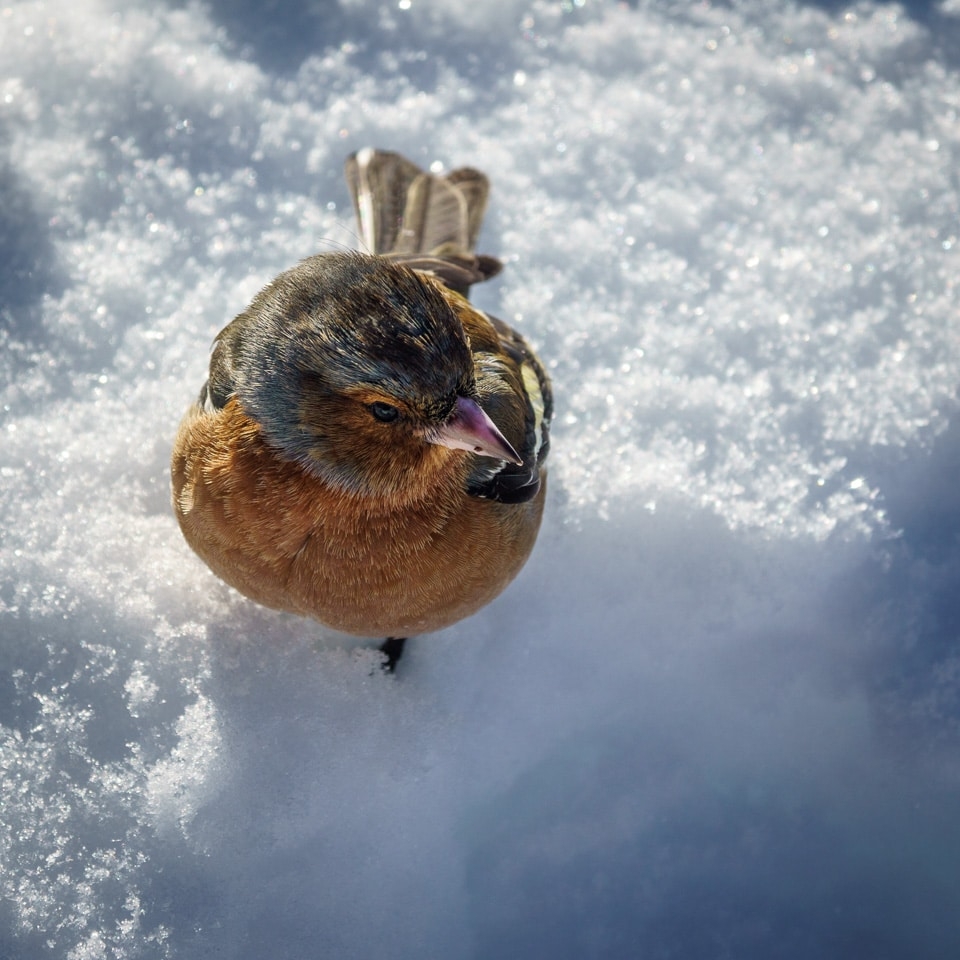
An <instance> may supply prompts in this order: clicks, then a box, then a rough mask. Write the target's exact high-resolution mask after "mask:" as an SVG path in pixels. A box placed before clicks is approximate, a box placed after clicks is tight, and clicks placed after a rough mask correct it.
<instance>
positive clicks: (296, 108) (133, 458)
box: [0, 0, 960, 960]
mask: <svg viewBox="0 0 960 960" xmlns="http://www.w3.org/2000/svg"><path fill="white" fill-rule="evenodd" d="M958 9H960V8H958V4H957V3H955V2H952V0H946V2H944V3H942V4H940V5H937V4H925V5H918V7H917V8H915V9H905V8H903V7H900V6H896V5H886V4H878V3H863V4H861V5H858V6H853V7H843V6H840V5H834V4H823V5H819V4H812V5H811V4H799V5H798V4H794V3H786V2H783V3H778V4H771V3H767V2H763V0H738V2H735V3H731V4H729V5H728V4H721V3H713V4H711V3H668V2H663V3H654V2H652V0H649V2H648V0H639V2H637V3H632V4H615V3H613V2H602V0H600V2H598V0H570V2H566V0H565V2H545V0H532V2H531V0H495V2H486V3H474V2H470V0H401V2H399V3H393V2H391V3H381V2H373V0H341V2H340V3H339V4H338V3H335V2H334V0H321V2H310V3H308V2H302V3H290V4H276V3H274V4H263V5H261V4H255V3H240V4H235V3H230V2H227V0H210V2H209V3H205V4H203V3H198V2H187V3H168V4H148V3H142V2H125V3H122V4H121V3H113V4H111V3H110V2H107V0H72V2H66V0H44V2H41V0H33V2H21V3H8V4H6V5H4V6H0V63H2V64H3V69H2V73H0V144H2V153H0V264H2V267H0V404H2V419H0V431H2V437H3V439H2V442H0V804H2V806H0V809H2V816H0V956H3V957H4V958H10V960H41V958H56V960H61V958H64V960H99V958H151V960H152V958H175V960H200V958H209V957H228V958H237V960H254V958H257V960H260V958H263V957H277V958H290V960H300V958H303V957H331V958H341V957H344V958H348V957H357V958H368V957H417V958H421V957H443V958H450V960H456V958H481V957H498V958H511V957H518V958H519V957H523V958H530V957H547V956H549V957H570V958H589V957H597V958H619V957H624V958H625V957H637V956H641V957H650V958H666V957H684V958H700V957H702V958H722V957H737V958H754V957H755V958H758V960H759V958H764V960H766V958H769V957H778V958H809V957H825V958H841V957H853V956H857V957H865V956H871V957H904V956H910V957H911V958H934V957H937V958H939V957H953V956H955V951H956V945H957V943H958V942H960V883H958V879H957V869H956V864H957V862H958V860H960V835H958V832H957V828H956V824H957V822H958V816H960V800H958V797H960V792H958V787H960V764H958V760H957V757H958V755H960V754H958V747H960V651H958V647H957V639H958V623H960V601H958V593H957V582H958V574H960V543H958V529H960V527H958V522H960V492H958V487H957V482H956V477H957V464H958V462H960V425H958V420H957V403H956V392H957V380H958V377H960V318H958V312H957V310H956V306H955V299H956V284H957V280H956V278H957V276H958V273H960V272H958V264H957V256H958V242H960V241H958V235H960V225H958V209H960V185H958V183H957V179H956V167H957V155H958V150H960V125H958V122H957V114H958V110H960V75H958V73H957V69H956V68H957V66H958V63H957V60H956V54H955V52H954V51H955V50H956V49H957V45H956V43H957V41H958V40H960V15H958ZM365 145H376V146H381V147H386V148H391V149H396V150H400V151H402V152H404V153H406V154H407V155H408V156H410V157H411V158H413V159H415V160H417V161H418V162H420V163H421V164H423V165H431V164H436V165H442V166H445V167H447V168H449V167H452V166H455V165H460V164H474V165H477V166H479V167H481V168H482V169H484V170H485V171H486V172H487V173H488V174H489V175H490V177H491V179H492V182H493V198H492V204H491V209H490V212H489V215H488V220H487V224H486V227H485V230H484V234H483V236H482V243H481V247H482V249H483V250H484V251H485V252H489V253H492V254H495V255H499V256H501V257H503V258H504V259H505V261H506V269H505V270H504V273H503V274H502V277H501V278H498V279H497V280H496V281H494V282H493V283H490V284H488V285H486V287H485V288H478V289H477V290H476V300H477V302H478V303H479V304H480V306H482V307H483V308H485V309H488V310H490V311H491V312H494V313H496V314H498V315H500V316H502V317H504V318H505V319H507V320H508V321H510V322H513V323H515V324H516V326H517V327H519V328H520V329H521V330H523V332H524V333H525V334H526V335H527V336H528V337H529V338H530V339H531V341H532V342H534V343H535V344H536V345H537V347H538V349H539V350H540V352H541V355H542V356H543V358H544V359H545V361H546V362H547V363H548V364H549V366H550V369H551V373H552V376H553V378H554V386H555V392H556V396H557V406H558V410H557V419H556V422H555V429H554V445H553V452H552V462H551V479H550V484H551V490H550V497H549V502H548V508H547V515H546V520H545V524H544V529H543V532H542V534H541V539H540V542H539V544H538V547H537V549H536V551H535V553H534V556H533V558H532V559H531V561H530V563H529V564H528V566H527V568H526V569H525V570H524V571H523V573H522V574H521V576H520V577H519V578H518V580H517V581H516V582H515V584H514V585H513V586H512V587H511V588H510V589H509V590H508V591H507V593H506V594H505V595H504V596H503V597H502V598H500V599H499V600H498V601H497V602H496V603H494V604H492V605H491V606H490V607H488V608H487V609H485V610H484V611H482V612H481V613H480V614H478V615H477V616H475V617H473V618H471V619H470V620H468V621H465V622H463V623H460V624H458V625H456V626H455V627H452V628H450V629H448V630H446V631H444V632H442V633H439V634H436V635H433V636H429V637H423V638H419V639H417V640H415V641H413V642H412V643H411V644H410V645H409V649H408V652H407V655H406V657H405V659H404V661H403V663H402V667H401V670H400V672H399V673H398V675H397V676H396V677H394V678H389V677H385V676H381V675H379V674H378V673H377V671H376V669H375V664H376V660H377V657H376V655H375V654H374V653H373V652H372V651H371V650H369V649H367V646H365V645H364V644H362V643H359V644H358V643H357V642H354V641H351V640H346V639H345V638H343V637H341V636H338V635H334V634H332V633H330V632H328V631H326V630H325V629H324V628H322V627H320V626H319V625H317V624H314V623H311V622H309V621H304V620H300V619H297V618H295V617H292V616H286V615H282V614H277V613H274V612H271V611H268V610H264V609H262V608H258V607H257V606H255V605H254V604H252V603H250V602H249V601H247V600H245V599H243V598H242V597H240V596H239V595H237V594H236V593H234V592H232V591H231V590H230V589H229V588H227V587H225V586H223V585H222V584H220V583H219V582H218V581H217V580H216V579H215V578H214V577H213V575H212V574H210V573H209V572H208V571H207V570H206V568H205V567H204V566H203V564H202V563H201V562H200V561H199V560H197V559H196V558H195V557H194V556H193V555H192V553H191V552H190V550H189V548H188V547H187V546H186V545H185V543H184V542H183V540H182V538H181V537H180V534H179V532H178V530H177V527H176V523H175V521H174V519H173V517H172V515H171V512H170V508H169V494H168V486H169V472H168V466H167V463H168V457H169V449H170V444H171V441H172V437H173V434H174V431H175V429H176V426H177V423H178V421H179V418H180V415H181V414H182V412H183V410H184V409H185V407H186V405H187V403H188V402H189V401H190V400H191V399H192V398H193V397H194V396H195V394H196V391H197V390H198V389H199V387H200V384H201V383H202V381H203V377H204V370H205V366H206V362H207V351H208V346H209V344H210V341H211V340H212V338H213V336H214V334H215V333H216V332H217V331H218V330H219V329H220V328H221V327H222V326H223V325H224V323H225V322H226V321H227V320H229V319H230V318H231V317H232V316H233V315H235V314H236V313H237V312H239V311H240V310H241V309H242V308H243V307H244V306H245V304H246V303H247V302H248V300H249V298H250V297H251V296H252V295H253V294H254V293H255V292H256V291H257V290H258V289H259V288H260V287H261V286H262V285H263V284H264V283H265V282H267V281H268V280H269V279H270V278H271V277H272V276H274V275H275V274H276V273H278V272H279V271H280V270H282V269H285V268H287V267H289V266H291V265H292V264H294V263H295V262H296V261H297V260H299V259H300V258H302V257H305V256H308V255H310V254H313V253H316V252H318V251H321V250H324V249H335V248H337V247H340V246H344V245H345V246H352V245H354V243H355V230H356V228H355V226H354V224H353V223H352V215H351V211H350V207H349V201H348V197H347V193H346V188H345V186H344V184H343V181H342V174H341V164H342V161H343V159H344V157H345V156H346V155H347V154H348V153H349V152H350V151H352V150H355V149H357V148H359V147H361V146H365Z"/></svg>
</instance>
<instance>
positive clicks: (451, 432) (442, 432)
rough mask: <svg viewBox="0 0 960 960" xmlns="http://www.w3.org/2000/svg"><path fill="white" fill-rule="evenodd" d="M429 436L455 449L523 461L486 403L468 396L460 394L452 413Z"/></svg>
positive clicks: (481, 455) (500, 458)
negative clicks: (490, 416)
mask: <svg viewBox="0 0 960 960" xmlns="http://www.w3.org/2000/svg"><path fill="white" fill-rule="evenodd" d="M426 439H427V440H429V441H430V443H438V444H440V445H441V446H443V447H450V448H451V449H453V450H469V451H470V452H471V453H475V454H476V455H477V456H478V457H493V458H494V459H495V460H507V461H509V462H510V463H517V464H521V463H523V461H522V460H521V459H520V457H519V456H518V455H517V451H516V450H514V449H513V447H512V446H511V445H510V442H509V441H508V440H507V438H506V437H505V436H504V435H503V434H502V433H501V432H500V431H499V429H497V425H496V424H495V423H494V422H493V421H492V420H491V419H490V418H489V417H488V416H487V414H486V413H485V412H484V410H483V407H481V406H480V404H479V403H477V401H476V400H471V399H470V398H469V397H457V405H456V406H455V407H454V408H453V413H452V414H451V415H450V416H449V417H448V418H447V419H446V420H445V421H444V422H443V423H442V424H441V425H440V426H439V427H436V428H434V429H433V430H431V431H430V432H429V433H428V434H427V435H426Z"/></svg>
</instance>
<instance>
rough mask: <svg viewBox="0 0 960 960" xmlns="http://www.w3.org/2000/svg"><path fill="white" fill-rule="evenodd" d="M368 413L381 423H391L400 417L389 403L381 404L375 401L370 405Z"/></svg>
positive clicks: (398, 412)
mask: <svg viewBox="0 0 960 960" xmlns="http://www.w3.org/2000/svg"><path fill="white" fill-rule="evenodd" d="M370 412H371V413H372V414H373V415H374V417H375V418H376V419H377V420H379V421H380V422H381V423H393V421H394V420H396V419H397V417H399V416H400V411H399V410H398V409H397V408H396V407H395V406H393V405H392V404H389V403H381V402H380V401H379V400H377V401H376V402H375V403H371V404H370Z"/></svg>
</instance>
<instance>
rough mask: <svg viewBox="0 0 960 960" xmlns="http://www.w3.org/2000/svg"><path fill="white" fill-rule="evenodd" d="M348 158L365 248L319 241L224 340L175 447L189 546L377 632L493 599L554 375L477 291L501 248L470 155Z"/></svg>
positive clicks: (513, 543)
mask: <svg viewBox="0 0 960 960" xmlns="http://www.w3.org/2000/svg"><path fill="white" fill-rule="evenodd" d="M345 173H346V179H347V183H348V187H349V190H350V195H351V198H352V201H353V207H354V212H355V214H356V217H357V221H358V224H359V231H360V240H361V243H362V247H363V249H361V250H337V251H331V252H325V253H320V254H316V255H314V256H310V257H308V258H306V259H304V260H302V261H301V262H300V263H298V264H297V265H296V266H294V267H292V268H291V269H289V270H286V271H285V272H283V273H281V274H280V275H279V276H277V277H276V278H275V279H274V280H273V281H272V282H270V283H268V284H267V286H266V287H264V288H263V289H262V290H261V291H260V292H259V293H258V294H257V295H256V296H255V297H254V298H253V299H252V301H251V302H250V304H249V306H248V307H247V308H246V309H245V310H244V311H243V312H242V313H240V314H239V315H238V316H237V317H235V318H234V319H233V320H232V321H231V322H230V323H228V324H227V325H226V326H225V327H224V328H223V329H222V330H221V331H220V333H219V334H217V336H216V338H215V339H214V342H213V347H212V349H211V353H210V361H209V371H208V376H207V379H206V382H205V383H204V384H203V387H202V388H201V390H200V394H199V396H198V397H197V399H196V401H195V402H194V403H193V404H192V405H191V406H190V407H189V409H188V410H187V411H186V413H185V415H184V416H183V419H182V422H181V423H180V426H179V429H178V430H177V433H176V437H175V440H174V444H173V450H172V455H171V468H170V472H171V481H172V502H173V510H174V514H175V516H176V519H177V521H178V522H179V526H180V529H181V531H182V533H183V536H184V537H185V539H186V541H187V543H188V544H189V546H190V547H191V548H192V549H193V550H194V551H195V552H196V553H197V554H198V555H199V557H200V558H201V559H202V560H203V561H204V562H205V563H206V564H207V565H208V566H209V568H210V569H211V570H212V571H213V572H214V573H215V574H216V575H217V576H218V577H219V578H220V579H222V580H223V581H225V582H226V583H227V584H229V585H230V586H232V587H234V588H235V589H236V590H238V591H239V592H240V593H242V594H244V595H245V596H247V597H249V598H250V599H252V600H254V601H256V602H257V603H260V604H263V605H265V606H267V607H271V608H275V609H279V610H284V611H288V612H291V613H294V614H298V615H300V616H305V617H309V618H312V619H314V620H316V621H319V622H320V623H322V624H324V625H326V626H327V627H330V628H332V629H335V630H338V631H341V632H344V633H347V634H353V635H356V636H362V637H366V638H371V639H374V640H376V639H378V638H385V639H384V640H383V642H382V643H381V645H380V648H379V649H380V651H381V652H382V654H383V666H384V669H385V670H387V671H388V672H393V671H394V670H395V668H396V665H397V662H398V661H399V659H400V656H401V655H402V653H403V650H404V644H405V642H406V640H407V638H409V637H411V636H415V635H420V634H423V633H430V632H433V631H437V630H440V629H442V628H444V627H447V626H449V625H451V624H453V623H456V622H457V621H459V620H461V619H463V618H465V617H468V616H470V615H472V614H474V613H476V612H477V611H478V610H479V609H480V608H482V607H483V606H485V605H486V604H488V603H489V602H490V601H491V600H493V599H494V598H495V597H497V596H498V595H499V594H500V593H501V592H502V591H503V590H504V589H505V588H506V587H507V585H508V584H509V583H510V582H511V581H512V580H513V579H514V577H515V576H516V575H517V573H518V571H519V570H520V569H521V567H522V566H523V565H524V563H525V562H526V560H527V558H528V557H529V555H530V553H531V551H532V549H533V546H534V543H535V541H536V539H537V534H538V531H539V528H540V524H541V518H542V515H543V508H544V500H545V496H546V488H547V484H546V479H547V471H546V459H547V454H548V451H549V447H550V441H549V428H550V421H551V417H552V414H553V396H552V387H551V383H550V379H549V377H548V375H547V372H546V370H545V369H544V366H543V364H542V363H541V361H540V360H539V359H538V357H537V355H536V353H535V352H534V350H533V348H532V347H531V346H530V345H529V344H528V342H527V341H526V340H525V339H524V338H523V337H522V336H521V335H520V334H519V333H518V332H517V331H515V330H514V329H512V328H511V327H510V326H509V325H508V324H506V323H505V322H503V321H502V320H499V319H497V318H496V317H494V316H491V315H488V314H487V313H485V312H484V311H482V310H479V309H478V308H477V307H475V306H474V305H472V304H471V303H470V301H469V299H468V298H469V291H470V287H471V286H472V285H473V284H474V283H478V282H482V281H485V280H487V279H489V278H490V277H492V276H495V275H496V274H497V273H498V272H499V271H500V270H501V268H502V263H501V261H500V260H498V259H497V258H495V257H492V256H487V255H482V254H477V253H476V252H475V247H476V243H477V237H478V234H479V231H480V227H481V224H482V221H483V217H484V213H485V210H486V206H487V201H488V196H489V181H488V179H487V177H486V176H485V175H484V174H483V173H481V172H480V171H479V170H477V169H474V168H472V167H461V168H458V169H455V170H452V171H450V172H449V173H446V174H441V173H437V172H429V171H425V170H423V169H421V168H420V167H419V166H417V165H416V164H415V163H414V162H412V161H410V160H408V159H406V158H405V157H403V156H402V155H400V154H399V153H396V152H392V151H387V150H379V149H373V148H364V149H362V150H359V151H357V152H356V153H354V154H351V155H350V156H349V157H348V158H347V160H346V163H345Z"/></svg>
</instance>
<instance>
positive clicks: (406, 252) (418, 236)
mask: <svg viewBox="0 0 960 960" xmlns="http://www.w3.org/2000/svg"><path fill="white" fill-rule="evenodd" d="M345 166H346V178H347V184H348V186H349V188H350V193H351V196H352V197H353V206H354V210H355V212H356V215H357V222H358V224H359V225H360V234H361V237H362V239H363V242H364V244H365V245H366V247H367V249H368V250H369V251H370V252H371V253H377V254H383V255H385V256H388V257H391V258H393V259H395V260H397V261H398V262H401V263H404V264H405V265H407V266H409V267H412V268H413V269H415V270H424V271H429V272H431V273H433V274H434V275H436V276H437V277H438V278H439V279H440V280H442V281H443V282H444V283H445V284H446V285H447V286H448V287H450V288H451V289H453V290H456V291H457V292H459V293H462V294H464V295H466V294H467V292H468V291H469V288H470V285H471V284H473V283H479V282H480V281H482V280H487V279H489V278H490V277H492V276H495V275H496V274H497V273H499V272H500V269H501V266H502V264H501V263H500V261H499V260H497V259H496V258H495V257H488V256H478V255H477V254H476V253H475V250H474V248H475V247H476V243H477V237H478V235H479V233H480V227H481V225H482V223H483V215H484V213H485V212H486V208H487V196H488V194H489V190H490V185H489V181H488V180H487V178H486V176H484V174H482V173H481V172H480V171H479V170H475V169H473V168H472V167H461V168H459V169H457V170H453V171H451V172H450V173H448V174H447V175H446V176H437V175H435V174H432V173H428V172H426V171H424V170H421V169H420V168H419V167H418V166H417V165H416V164H414V163H412V162H411V161H409V160H407V159H406V158H405V157H402V156H400V154H398V153H392V152H390V151H386V150H374V149H371V148H369V147H368V148H365V149H363V150H359V151H357V152H356V153H354V154H352V155H351V156H350V157H348V158H347V161H346V165H345Z"/></svg>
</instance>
